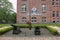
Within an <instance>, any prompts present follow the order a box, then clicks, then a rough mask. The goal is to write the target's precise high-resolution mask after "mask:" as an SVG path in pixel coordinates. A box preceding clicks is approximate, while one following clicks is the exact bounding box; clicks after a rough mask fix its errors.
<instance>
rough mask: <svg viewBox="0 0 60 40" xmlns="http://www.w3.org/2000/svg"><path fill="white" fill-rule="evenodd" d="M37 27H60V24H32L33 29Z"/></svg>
mask: <svg viewBox="0 0 60 40" xmlns="http://www.w3.org/2000/svg"><path fill="white" fill-rule="evenodd" d="M16 25H17V26H29V25H28V24H16ZM35 26H59V27H60V24H53V23H50V24H32V27H35Z"/></svg>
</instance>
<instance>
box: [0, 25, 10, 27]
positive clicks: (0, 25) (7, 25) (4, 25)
mask: <svg viewBox="0 0 60 40" xmlns="http://www.w3.org/2000/svg"><path fill="white" fill-rule="evenodd" d="M4 26H10V25H9V24H0V28H1V27H4Z"/></svg>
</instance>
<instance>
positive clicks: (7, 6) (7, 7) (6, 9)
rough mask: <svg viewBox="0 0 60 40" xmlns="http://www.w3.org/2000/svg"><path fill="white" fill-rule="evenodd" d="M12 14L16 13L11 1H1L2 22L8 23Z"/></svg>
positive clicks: (0, 16)
mask: <svg viewBox="0 0 60 40" xmlns="http://www.w3.org/2000/svg"><path fill="white" fill-rule="evenodd" d="M11 13H15V12H14V11H13V6H12V3H10V2H9V0H0V22H4V23H8V21H9V20H8V19H9V17H10V16H12V15H11ZM11 18H12V17H11Z"/></svg>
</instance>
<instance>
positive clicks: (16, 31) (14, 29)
mask: <svg viewBox="0 0 60 40" xmlns="http://www.w3.org/2000/svg"><path fill="white" fill-rule="evenodd" d="M11 26H12V27H13V34H19V33H21V30H20V28H19V27H18V26H16V25H11Z"/></svg>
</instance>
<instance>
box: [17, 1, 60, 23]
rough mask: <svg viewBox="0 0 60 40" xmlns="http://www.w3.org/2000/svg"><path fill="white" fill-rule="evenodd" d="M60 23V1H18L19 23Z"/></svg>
mask: <svg viewBox="0 0 60 40" xmlns="http://www.w3.org/2000/svg"><path fill="white" fill-rule="evenodd" d="M27 21H31V23H59V22H60V0H17V23H26V22H27Z"/></svg>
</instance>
